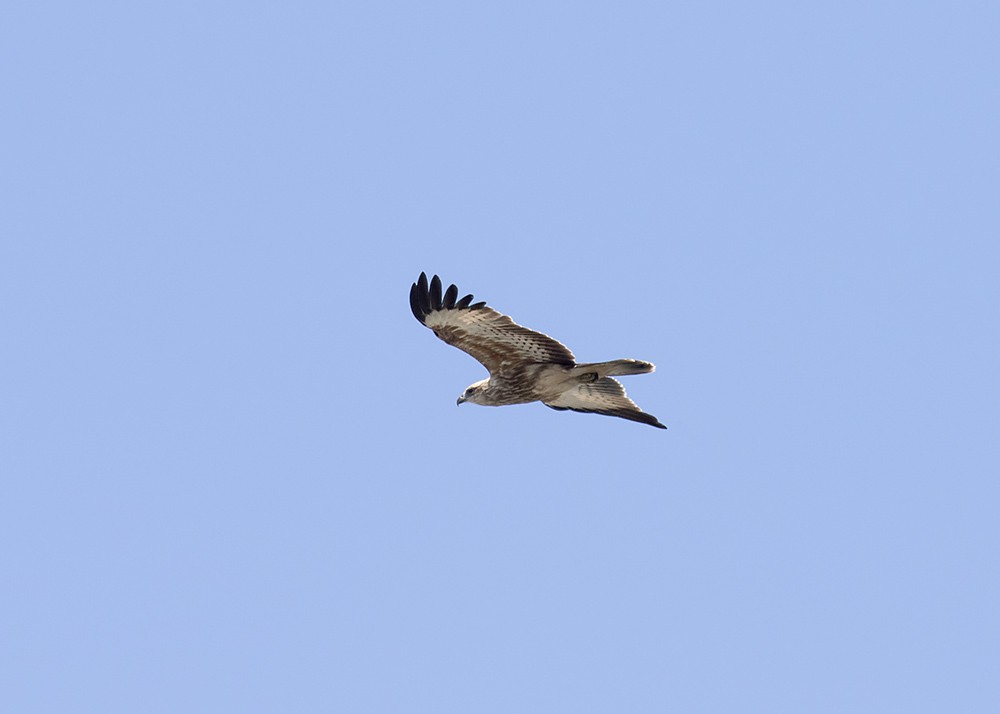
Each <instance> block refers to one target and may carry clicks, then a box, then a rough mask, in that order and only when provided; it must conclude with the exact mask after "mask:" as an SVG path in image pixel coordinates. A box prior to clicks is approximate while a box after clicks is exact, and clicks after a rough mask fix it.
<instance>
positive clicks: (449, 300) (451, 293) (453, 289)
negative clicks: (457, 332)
mask: <svg viewBox="0 0 1000 714" xmlns="http://www.w3.org/2000/svg"><path fill="white" fill-rule="evenodd" d="M457 297H458V286H457V285H455V284H454V283H452V284H451V285H449V286H448V289H447V290H445V293H444V303H443V304H444V309H445V310H452V309H454V308H455V298H457Z"/></svg>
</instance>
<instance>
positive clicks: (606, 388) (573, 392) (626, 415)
mask: <svg viewBox="0 0 1000 714" xmlns="http://www.w3.org/2000/svg"><path fill="white" fill-rule="evenodd" d="M543 404H545V406H547V407H552V408H553V409H557V410H559V411H565V410H567V409H572V410H573V411H575V412H588V413H592V414H604V415H605V416H614V417H621V418H622V419H629V420H631V421H638V422H642V423H643V424H649V425H650V426H655V427H659V428H660V429H666V428H667V427H665V426H664V425H663V424H661V423H660V421H659V419H657V418H656V417H655V416H653V415H652V414H647V413H646V412H644V411H642V410H641V409H639V406H638V405H637V404H636V403H635V402H633V401H632V400H631V399H629V398H628V395H627V394H625V387H623V386H622V384H621V382H619V381H618V380H617V379H612V378H611V377H602V378H601V379H598V380H597V381H596V382H592V383H590V384H578V385H577V386H576V387H574V388H573V389H570V390H567V391H565V392H563V393H562V394H560V395H559V398H558V399H554V400H552V401H549V402H543Z"/></svg>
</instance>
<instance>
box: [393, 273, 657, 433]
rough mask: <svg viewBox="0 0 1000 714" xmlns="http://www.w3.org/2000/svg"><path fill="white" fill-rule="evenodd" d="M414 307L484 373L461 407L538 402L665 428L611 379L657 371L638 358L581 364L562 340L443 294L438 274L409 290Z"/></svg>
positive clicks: (453, 293) (468, 299)
mask: <svg viewBox="0 0 1000 714" xmlns="http://www.w3.org/2000/svg"><path fill="white" fill-rule="evenodd" d="M410 309H412V310H413V316H414V317H416V318H417V319H418V320H419V321H420V323H421V324H423V325H425V326H426V327H429V328H430V329H432V330H433V331H434V334H435V335H437V336H438V337H439V338H441V339H442V340H444V341H445V342H447V343H448V344H449V345H452V346H454V347H457V348H458V349H460V350H462V351H463V352H468V353H469V354H470V355H472V356H473V357H475V358H476V359H477V360H478V361H479V362H480V363H482V365H483V366H484V367H486V369H487V370H489V373H490V376H489V378H488V379H483V380H480V381H479V382H476V383H474V384H470V385H469V387H468V388H467V389H466V390H465V391H464V392H462V396H460V397H459V398H458V403H459V404H461V403H463V402H472V403H473V404H481V405H483V406H490V407H499V406H504V405H507V404H527V403H528V402H541V403H542V404H544V405H545V406H547V407H551V408H552V409H557V410H559V411H565V410H567V409H571V410H572V411H575V412H587V413H591V414H604V415H606V416H614V417H621V418H622V419H630V420H631V421H637V422H641V423H643V424H649V425H650V426H655V427H657V428H659V429H666V428H667V427H665V426H664V425H663V424H661V423H660V421H659V420H658V419H657V418H656V417H655V416H653V415H652V414H647V413H646V412H644V411H642V410H641V409H640V408H639V407H638V406H637V405H636V403H635V402H633V401H632V400H631V399H629V398H628V396H627V395H626V394H625V388H624V387H622V385H621V383H620V382H619V381H618V380H616V379H614V378H613V377H614V376H617V375H626V374H646V373H647V372H652V371H653V369H654V366H653V365H652V364H651V363H649V362H641V361H639V360H635V359H616V360H612V361H610V362H582V363H578V362H577V361H576V358H575V357H574V356H573V353H572V352H570V351H569V349H568V348H567V347H566V346H565V345H563V344H562V343H560V342H558V341H556V340H554V339H552V338H551V337H549V336H548V335H543V334H542V333H541V332H535V331H534V330H529V329H528V328H526V327H521V326H520V325H518V324H517V323H516V322H514V321H513V320H512V319H510V318H509V317H507V316H506V315H503V314H501V313H499V312H497V311H496V310H494V309H492V308H490V307H487V305H486V303H485V302H475V303H474V302H472V295H466V296H465V297H463V298H461V299H459V297H458V288H457V287H455V286H454V285H450V286H449V287H448V289H447V290H442V286H441V279H440V278H439V277H438V276H436V275H435V276H434V277H433V278H431V280H430V283H429V284H428V281H427V274H426V273H421V274H420V278H419V279H418V280H417V282H415V283H413V286H412V287H411V288H410Z"/></svg>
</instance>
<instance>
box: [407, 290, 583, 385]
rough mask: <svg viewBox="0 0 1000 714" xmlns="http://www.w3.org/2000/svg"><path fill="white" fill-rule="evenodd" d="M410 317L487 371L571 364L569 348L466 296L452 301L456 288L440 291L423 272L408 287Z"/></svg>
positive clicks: (573, 360) (456, 296) (456, 295)
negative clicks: (478, 362) (536, 365)
mask: <svg viewBox="0 0 1000 714" xmlns="http://www.w3.org/2000/svg"><path fill="white" fill-rule="evenodd" d="M410 308H411V309H412V310H413V316H414V317H416V318H417V319H418V320H420V322H421V323H423V324H424V325H426V326H427V327H429V328H431V329H432V330H434V334H435V335H437V336H438V337H440V338H441V339H442V340H444V341H445V342H447V343H448V344H449V345H453V346H455V347H457V348H458V349H460V350H462V351H463V352H468V353H469V354H470V355H472V356H473V357H475V358H476V359H477V360H479V361H480V362H481V363H482V364H483V366H484V367H486V369H488V370H489V371H490V373H491V374H492V373H493V372H494V371H495V370H498V369H499V368H500V366H501V365H504V364H505V365H506V366H510V365H512V364H527V363H555V364H566V365H571V364H574V363H575V361H576V359H575V358H574V357H573V353H572V352H570V351H569V349H568V348H567V347H566V346H565V345H563V344H561V343H559V342H558V341H556V340H554V339H552V338H551V337H549V336H548V335H543V334H542V333H541V332H535V331H534V330H529V329H528V328H526V327H521V326H520V325H518V324H517V323H516V322H514V321H513V320H511V319H510V318H509V317H507V316H506V315H502V314H500V313H499V312H497V311H496V310H494V309H492V308H490V307H487V306H486V303H485V302H477V303H473V302H472V296H471V295H466V296H465V297H463V298H462V299H461V300H459V299H458V288H457V287H455V286H454V285H451V286H449V287H448V289H447V290H445V291H444V293H443V294H442V291H441V279H440V278H439V277H438V276H436V275H435V276H434V277H433V278H431V281H430V285H428V283H427V274H426V273H421V274H420V278H419V279H418V280H417V282H415V283H414V284H413V287H411V288H410Z"/></svg>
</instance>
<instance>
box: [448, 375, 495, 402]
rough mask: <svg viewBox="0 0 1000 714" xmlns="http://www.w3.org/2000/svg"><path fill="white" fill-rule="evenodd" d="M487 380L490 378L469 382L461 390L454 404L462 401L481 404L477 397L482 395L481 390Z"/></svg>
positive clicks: (483, 388) (483, 389) (484, 387)
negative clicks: (460, 394) (462, 390)
mask: <svg viewBox="0 0 1000 714" xmlns="http://www.w3.org/2000/svg"><path fill="white" fill-rule="evenodd" d="M489 381H490V380H488V379H481V380H479V381H478V382H475V383H473V384H470V385H469V386H468V387H466V388H465V391H464V392H462V396H460V397H459V398H458V401H457V402H455V404H461V403H462V402H472V403H473V404H482V402H481V401H479V399H480V397H481V396H482V394H483V392H484V391H485V390H486V383H487V382H489Z"/></svg>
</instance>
